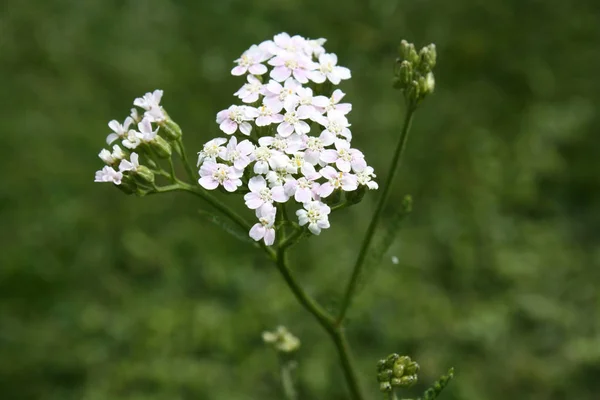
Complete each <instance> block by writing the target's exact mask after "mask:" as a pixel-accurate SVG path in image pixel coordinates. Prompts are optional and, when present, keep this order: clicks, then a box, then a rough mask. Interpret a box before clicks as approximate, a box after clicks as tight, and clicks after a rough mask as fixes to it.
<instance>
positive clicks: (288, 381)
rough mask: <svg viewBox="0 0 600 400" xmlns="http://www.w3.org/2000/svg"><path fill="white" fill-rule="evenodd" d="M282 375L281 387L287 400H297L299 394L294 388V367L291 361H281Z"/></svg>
mask: <svg viewBox="0 0 600 400" xmlns="http://www.w3.org/2000/svg"><path fill="white" fill-rule="evenodd" d="M279 362H280V373H281V386H282V387H283V394H284V395H285V398H286V400H296V399H297V398H298V393H297V392H296V388H295V387H294V378H293V376H292V370H293V365H292V362H290V361H285V360H281V358H280V360H279Z"/></svg>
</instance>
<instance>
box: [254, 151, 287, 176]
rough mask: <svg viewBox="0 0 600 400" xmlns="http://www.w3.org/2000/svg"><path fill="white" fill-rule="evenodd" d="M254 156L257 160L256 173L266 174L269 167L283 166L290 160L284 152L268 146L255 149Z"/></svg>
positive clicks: (255, 164)
mask: <svg viewBox="0 0 600 400" xmlns="http://www.w3.org/2000/svg"><path fill="white" fill-rule="evenodd" d="M252 158H253V159H254V160H256V162H255V163H254V169H253V170H254V173H255V174H266V173H267V172H269V168H272V169H277V168H281V167H283V166H285V165H286V163H287V162H288V158H287V157H286V156H285V155H284V154H283V153H281V152H279V151H277V150H272V149H270V148H268V147H267V146H260V147H257V148H256V149H254V152H253V153H252Z"/></svg>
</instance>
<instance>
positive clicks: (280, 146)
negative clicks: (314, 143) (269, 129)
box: [258, 135, 306, 154]
mask: <svg viewBox="0 0 600 400" xmlns="http://www.w3.org/2000/svg"><path fill="white" fill-rule="evenodd" d="M258 144H260V145H261V146H268V147H270V148H272V149H275V150H277V151H280V152H282V153H287V154H293V153H296V152H298V151H300V150H302V149H304V148H305V147H306V145H305V144H304V141H303V140H302V136H300V135H290V136H288V137H283V136H281V135H275V136H263V137H261V138H260V139H258Z"/></svg>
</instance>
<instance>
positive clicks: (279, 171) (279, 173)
mask: <svg viewBox="0 0 600 400" xmlns="http://www.w3.org/2000/svg"><path fill="white" fill-rule="evenodd" d="M265 177H266V178H267V182H269V187H275V186H283V185H284V184H285V183H286V182H287V181H289V180H292V179H294V177H293V176H292V175H291V171H290V170H289V168H288V167H287V166H283V167H278V168H276V169H274V170H271V171H269V172H267V175H265Z"/></svg>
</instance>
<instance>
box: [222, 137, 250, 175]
mask: <svg viewBox="0 0 600 400" xmlns="http://www.w3.org/2000/svg"><path fill="white" fill-rule="evenodd" d="M253 151H254V145H253V144H252V142H250V141H249V140H242V141H241V142H239V143H238V141H237V138H236V137H235V136H232V137H231V139H229V143H228V144H227V149H225V151H224V152H222V153H221V158H222V159H223V160H225V161H228V162H230V163H232V164H233V166H234V167H235V168H236V169H238V170H240V171H243V170H244V168H246V167H247V166H248V164H250V163H251V162H252V157H251V155H252V152H253Z"/></svg>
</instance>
